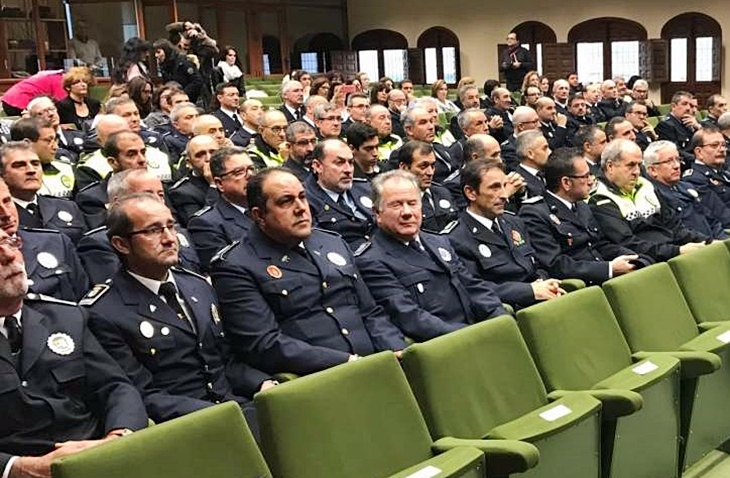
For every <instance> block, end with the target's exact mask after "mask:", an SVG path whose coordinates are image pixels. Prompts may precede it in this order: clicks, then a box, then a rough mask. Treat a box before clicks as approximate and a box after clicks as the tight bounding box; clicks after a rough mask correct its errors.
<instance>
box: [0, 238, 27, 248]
mask: <svg viewBox="0 0 730 478" xmlns="http://www.w3.org/2000/svg"><path fill="white" fill-rule="evenodd" d="M0 246H1V247H9V248H11V249H20V248H21V247H23V239H21V238H20V236H8V237H6V238H4V239H0Z"/></svg>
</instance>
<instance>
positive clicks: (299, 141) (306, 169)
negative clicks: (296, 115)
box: [282, 121, 317, 182]
mask: <svg viewBox="0 0 730 478" xmlns="http://www.w3.org/2000/svg"><path fill="white" fill-rule="evenodd" d="M316 144H317V134H316V133H315V130H314V128H312V127H311V126H310V125H309V123H307V122H306V121H295V122H293V123H289V126H287V127H286V146H287V149H288V150H289V157H288V158H287V160H286V161H284V164H282V166H284V167H285V168H287V169H288V170H289V171H291V172H292V173H294V175H295V176H296V177H297V178H299V180H300V181H301V182H305V181H306V180H307V178H309V176H310V175H311V173H312V171H311V169H310V168H311V165H312V158H313V157H314V156H313V154H314V146H315V145H316Z"/></svg>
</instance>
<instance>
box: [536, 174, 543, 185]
mask: <svg viewBox="0 0 730 478" xmlns="http://www.w3.org/2000/svg"><path fill="white" fill-rule="evenodd" d="M536 176H537V177H538V178H540V181H542V183H543V184H545V173H544V172H542V171H538V172H537V174H536Z"/></svg>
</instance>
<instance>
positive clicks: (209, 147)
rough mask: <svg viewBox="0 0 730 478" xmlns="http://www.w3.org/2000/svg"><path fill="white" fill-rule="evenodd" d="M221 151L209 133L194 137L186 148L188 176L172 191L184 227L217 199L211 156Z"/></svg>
mask: <svg viewBox="0 0 730 478" xmlns="http://www.w3.org/2000/svg"><path fill="white" fill-rule="evenodd" d="M219 149H220V146H218V142H217V141H216V140H215V138H214V137H212V136H210V135H208V134H201V135H199V136H194V137H193V138H191V139H190V141H189V142H188V144H187V147H186V148H185V158H186V163H187V170H188V173H187V174H186V175H185V176H183V177H182V178H181V179H180V180H179V181H177V182H176V183H175V184H173V185H172V187H171V188H170V191H169V197H170V202H171V203H172V206H173V208H174V209H175V213H176V216H177V219H178V221H179V222H180V224H182V225H183V226H185V227H187V225H188V221H189V220H190V218H191V217H193V214H195V212H196V211H199V210H200V209H202V208H204V207H205V206H208V205H211V204H214V203H215V202H216V201H217V200H218V190H217V189H216V187H215V185H214V184H213V178H212V177H211V175H210V157H211V156H212V155H213V153H215V152H216V151H218V150H219Z"/></svg>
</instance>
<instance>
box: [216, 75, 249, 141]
mask: <svg viewBox="0 0 730 478" xmlns="http://www.w3.org/2000/svg"><path fill="white" fill-rule="evenodd" d="M215 98H216V101H217V102H218V109H216V110H215V111H213V112H212V113H211V114H212V115H213V116H215V117H216V118H218V119H219V120H220V121H221V124H222V125H223V128H224V129H225V132H226V137H227V138H230V137H231V136H233V135H234V134H235V133H236V132H237V131H238V130H240V129H241V128H242V127H243V124H242V123H241V116H240V115H239V114H238V102H239V93H238V87H237V86H236V85H235V84H234V83H219V84H218V85H217V86H216V87H215Z"/></svg>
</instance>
